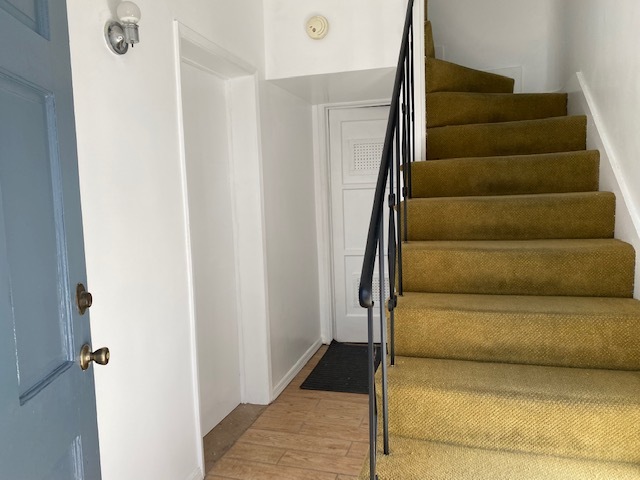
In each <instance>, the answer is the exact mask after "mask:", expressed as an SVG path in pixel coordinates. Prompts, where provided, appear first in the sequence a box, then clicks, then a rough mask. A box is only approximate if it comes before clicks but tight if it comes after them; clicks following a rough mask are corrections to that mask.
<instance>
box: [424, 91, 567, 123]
mask: <svg viewBox="0 0 640 480" xmlns="http://www.w3.org/2000/svg"><path fill="white" fill-rule="evenodd" d="M566 114H567V94H566V93H521V94H508V93H468V92H434V93H430V94H428V95H427V127H442V126H445V125H466V124H472V123H493V122H513V121H518V120H535V119H539V118H547V117H560V116H563V115H566Z"/></svg>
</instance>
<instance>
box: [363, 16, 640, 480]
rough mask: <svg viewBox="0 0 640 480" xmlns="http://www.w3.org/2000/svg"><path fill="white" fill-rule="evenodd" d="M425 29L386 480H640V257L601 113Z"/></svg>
mask: <svg viewBox="0 0 640 480" xmlns="http://www.w3.org/2000/svg"><path fill="white" fill-rule="evenodd" d="M425 33H426V38H425V47H426V52H427V58H426V74H427V85H426V103H427V132H426V133H427V158H426V159H425V160H426V161H422V162H416V163H415V164H413V165H412V167H411V174H412V192H411V193H412V198H411V199H410V200H407V204H406V207H407V212H408V221H407V227H408V238H407V241H406V242H403V250H402V267H403V268H402V270H403V279H402V282H403V287H404V294H403V295H402V296H400V297H399V298H398V303H397V306H396V308H395V352H396V365H395V366H393V367H391V368H389V369H388V371H389V376H388V381H389V431H390V448H391V454H390V455H384V454H383V452H382V451H380V452H379V454H378V457H377V473H378V478H379V479H380V480H413V479H415V480H543V479H544V480H550V479H551V480H554V479H556V480H640V302H639V301H638V300H635V299H634V298H633V293H634V269H635V256H636V252H635V251H634V249H633V248H632V247H631V246H630V245H629V244H627V243H625V242H622V241H620V240H617V239H615V238H614V224H615V203H616V198H615V196H614V194H612V193H610V192H600V191H598V189H599V185H598V177H599V154H598V152H597V151H589V150H586V118H585V117H582V116H568V115H567V96H566V95H565V94H557V93H553V94H513V85H514V82H513V80H512V79H509V78H505V77H501V76H498V75H494V74H490V73H485V72H480V71H476V70H472V69H469V68H466V67H463V66H459V65H455V64H452V63H448V62H444V61H442V60H437V59H435V58H434V52H435V49H434V46H433V37H432V26H431V23H430V22H427V23H426V24H425ZM403 207H404V206H403ZM402 210H403V211H404V208H402ZM380 373H381V372H380V371H379V372H378V374H377V387H376V388H377V393H378V395H380V391H381V384H380V382H381V379H380ZM380 402H381V398H378V405H380ZM380 430H381V428H380V429H379V431H380ZM381 444H382V441H381V439H380V440H379V441H378V446H379V449H380V448H381ZM360 478H361V479H363V480H364V479H368V478H369V463H368V461H367V462H366V463H365V465H364V467H363V470H362V474H361V476H360Z"/></svg>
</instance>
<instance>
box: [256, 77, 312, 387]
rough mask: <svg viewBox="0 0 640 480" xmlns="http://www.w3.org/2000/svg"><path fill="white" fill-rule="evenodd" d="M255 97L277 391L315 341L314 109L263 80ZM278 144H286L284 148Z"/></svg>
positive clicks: (310, 350)
mask: <svg viewBox="0 0 640 480" xmlns="http://www.w3.org/2000/svg"><path fill="white" fill-rule="evenodd" d="M261 98H262V99H263V102H262V105H261V110H262V146H263V188H264V216H265V225H266V245H267V275H268V291H269V319H270V324H271V365H272V378H273V380H272V382H273V383H272V386H273V390H274V393H275V394H276V395H277V394H278V393H279V392H280V391H281V390H282V389H283V388H284V386H286V383H288V381H289V380H291V379H292V378H293V376H294V375H295V373H297V370H298V368H300V367H302V366H303V361H304V360H303V361H301V362H300V363H299V364H296V363H295V362H296V361H297V360H298V359H301V358H302V359H306V358H308V357H309V356H310V354H312V353H313V352H314V351H315V350H316V349H317V347H318V346H319V344H320V314H319V302H320V300H319V293H318V292H319V287H318V256H317V255H318V254H317V245H316V218H315V203H314V176H313V175H314V163H313V130H312V117H311V115H312V110H311V106H310V105H309V104H307V103H306V102H304V101H303V100H300V99H299V98H297V97H295V96H293V95H291V94H290V93H288V92H285V91H284V90H282V89H280V88H278V87H277V86H274V85H272V84H270V83H268V82H265V83H264V84H263V85H262V88H261ZM274 112H281V114H280V115H277V116H276V115H274ZM285 112H286V113H285ZM282 145H287V150H288V154H287V155H286V156H282Z"/></svg>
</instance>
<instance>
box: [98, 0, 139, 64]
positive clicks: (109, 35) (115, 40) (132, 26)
mask: <svg viewBox="0 0 640 480" xmlns="http://www.w3.org/2000/svg"><path fill="white" fill-rule="evenodd" d="M116 13H117V15H118V20H119V22H116V21H115V20H109V21H108V22H107V24H106V25H105V27H104V35H105V37H106V39H107V45H109V48H110V49H111V51H113V52H114V53H117V54H118V55H124V54H125V53H127V51H128V50H129V45H131V48H133V46H134V45H135V44H136V43H138V42H139V41H140V37H139V36H138V22H139V21H140V17H141V13H140V9H139V8H138V6H137V5H136V4H135V3H133V2H128V1H124V2H120V4H119V5H118V8H117V9H116Z"/></svg>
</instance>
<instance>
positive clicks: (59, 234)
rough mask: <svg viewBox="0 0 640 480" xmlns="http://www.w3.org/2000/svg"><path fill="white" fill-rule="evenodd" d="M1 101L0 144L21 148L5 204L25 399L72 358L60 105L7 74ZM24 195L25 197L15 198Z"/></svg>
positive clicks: (2, 182)
mask: <svg viewBox="0 0 640 480" xmlns="http://www.w3.org/2000/svg"><path fill="white" fill-rule="evenodd" d="M0 104H2V105H3V107H4V108H3V109H2V110H1V111H0V124H2V125H5V126H6V127H5V128H3V129H2V130H0V145H3V146H4V147H3V148H6V149H8V151H11V152H22V153H21V155H20V156H17V155H12V156H8V155H3V156H2V157H1V158H0V193H1V196H0V204H1V205H2V210H3V214H4V215H3V216H4V223H5V232H6V234H5V235H6V239H5V240H6V251H7V255H8V263H9V272H10V278H11V298H12V310H13V321H14V339H15V351H16V354H17V357H18V358H17V365H18V375H19V376H18V378H19V383H20V395H21V397H23V398H26V396H25V395H26V394H28V393H29V392H32V391H33V389H34V388H37V387H38V386H39V385H42V384H43V383H48V382H50V379H51V377H52V376H54V375H55V373H56V372H59V371H60V369H61V368H62V367H63V366H64V364H65V363H67V362H69V361H71V360H72V359H73V354H72V351H71V350H72V348H73V342H72V339H71V332H72V325H71V322H70V320H71V318H72V316H71V315H70V308H71V306H70V304H69V303H70V302H69V299H70V294H69V291H68V288H67V285H68V282H67V280H66V271H65V270H66V268H65V265H66V245H65V244H64V239H65V233H64V225H63V218H62V209H61V208H60V207H61V205H62V202H61V200H60V199H59V198H58V199H57V198H55V197H54V179H59V178H60V172H59V162H58V158H57V148H56V144H55V143H53V142H51V144H49V143H50V142H49V139H56V138H57V133H56V128H55V124H52V123H53V122H54V120H55V103H54V101H53V97H52V96H50V95H46V94H45V93H43V92H38V91H36V90H35V89H33V88H31V87H29V86H26V85H24V84H21V83H19V82H18V81H17V80H14V79H10V78H7V77H5V76H3V75H1V74H0ZM18 158H20V161H19V162H18V161H16V160H17V159H18ZM55 183H56V184H57V185H55V186H56V187H57V188H56V191H60V185H59V181H56V182H55ZM21 196H25V198H26V200H25V201H20V202H16V201H12V199H17V198H20V197H21ZM60 280H62V281H60ZM52 285H57V288H55V289H53V288H51V286H52ZM40 318H42V319H46V320H45V321H41V322H40V321H38V319H40ZM34 352H37V355H34Z"/></svg>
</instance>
